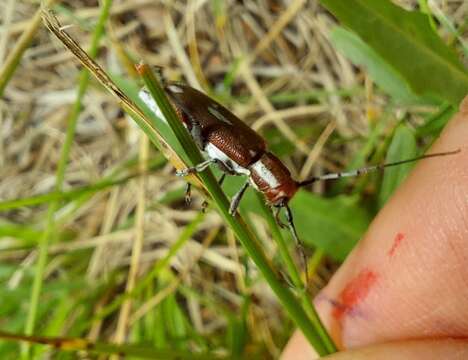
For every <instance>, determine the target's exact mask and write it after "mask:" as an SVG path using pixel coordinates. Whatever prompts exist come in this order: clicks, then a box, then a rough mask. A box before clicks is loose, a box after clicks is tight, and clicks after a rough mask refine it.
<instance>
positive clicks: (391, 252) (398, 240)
mask: <svg viewBox="0 0 468 360" xmlns="http://www.w3.org/2000/svg"><path fill="white" fill-rule="evenodd" d="M404 238H405V235H403V234H402V233H398V234H396V236H395V239H394V240H393V244H392V247H391V248H390V250H388V256H390V257H391V256H393V255H395V251H396V249H397V247H398V246H400V244H401V241H402V240H403V239H404Z"/></svg>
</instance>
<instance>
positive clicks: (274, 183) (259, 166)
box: [251, 160, 280, 189]
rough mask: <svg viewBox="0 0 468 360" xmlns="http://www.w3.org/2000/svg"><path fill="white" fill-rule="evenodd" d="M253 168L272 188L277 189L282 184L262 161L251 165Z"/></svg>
mask: <svg viewBox="0 0 468 360" xmlns="http://www.w3.org/2000/svg"><path fill="white" fill-rule="evenodd" d="M251 168H252V169H253V170H255V172H256V173H257V174H258V176H260V178H262V179H263V180H264V181H265V182H266V183H267V184H268V186H269V187H270V188H272V189H274V188H277V187H278V186H279V185H280V183H279V181H278V179H277V178H276V177H275V175H274V174H273V173H272V172H271V171H270V170H269V169H268V168H267V167H266V166H265V164H264V163H263V162H262V160H258V161H257V162H255V163H254V164H253V165H251Z"/></svg>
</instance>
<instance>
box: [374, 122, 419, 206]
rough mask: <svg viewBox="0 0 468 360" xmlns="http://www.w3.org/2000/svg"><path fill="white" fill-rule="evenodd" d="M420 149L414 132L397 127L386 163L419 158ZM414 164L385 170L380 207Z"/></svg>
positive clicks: (406, 128)
mask: <svg viewBox="0 0 468 360" xmlns="http://www.w3.org/2000/svg"><path fill="white" fill-rule="evenodd" d="M417 152H418V148H417V145H416V139H415V136H414V133H413V131H411V130H410V129H409V128H408V127H407V126H406V125H404V124H402V125H400V126H398V127H397V129H396V131H395V135H394V136H393V139H392V142H391V143H390V146H389V148H388V151H387V156H386V158H385V162H386V163H389V162H395V161H400V160H404V159H411V158H414V157H416V156H417ZM414 165H415V164H414V163H408V164H402V165H399V166H395V167H391V168H388V169H386V170H385V173H384V176H383V180H382V186H381V187H380V193H379V206H380V207H382V206H383V205H384V204H385V203H386V202H387V200H388V199H389V197H390V196H391V195H392V194H393V192H394V191H395V190H396V188H397V187H398V186H399V185H400V184H401V183H402V181H403V180H404V179H405V178H406V176H407V175H408V173H409V172H410V170H411V168H412V167H413V166H414Z"/></svg>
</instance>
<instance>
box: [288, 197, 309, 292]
mask: <svg viewBox="0 0 468 360" xmlns="http://www.w3.org/2000/svg"><path fill="white" fill-rule="evenodd" d="M284 207H285V209H286V222H287V225H288V228H289V231H291V234H292V236H293V238H294V241H296V246H297V248H298V250H299V252H300V253H301V257H302V262H303V263H304V272H305V289H306V290H307V288H308V287H309V266H308V265H307V256H306V253H305V248H304V244H303V243H302V241H301V240H300V239H299V236H297V231H296V226H295V225H294V220H293V216H292V211H291V208H290V207H289V206H288V204H285V205H284Z"/></svg>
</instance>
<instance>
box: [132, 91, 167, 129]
mask: <svg viewBox="0 0 468 360" xmlns="http://www.w3.org/2000/svg"><path fill="white" fill-rule="evenodd" d="M138 97H139V98H140V99H141V101H143V102H144V103H145V104H146V106H148V108H149V109H150V110H151V111H152V112H153V113H154V114H155V115H156V116H157V117H158V118H160V119H161V120H162V121H164V122H165V123H166V124H167V120H166V118H165V117H164V115H163V113H162V112H161V109H160V108H159V106H158V104H157V103H156V101H154V99H153V97H152V96H151V94H150V93H149V92H148V90H146V89H141V90H140V92H139V93H138Z"/></svg>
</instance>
